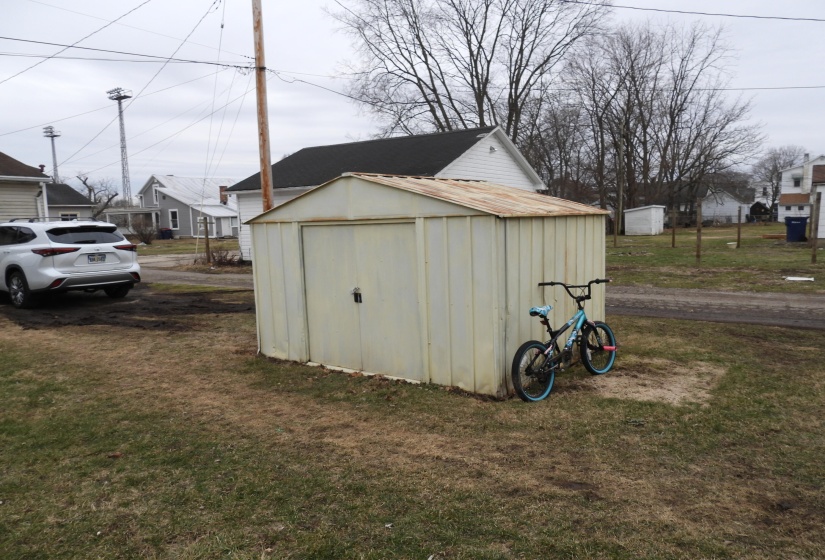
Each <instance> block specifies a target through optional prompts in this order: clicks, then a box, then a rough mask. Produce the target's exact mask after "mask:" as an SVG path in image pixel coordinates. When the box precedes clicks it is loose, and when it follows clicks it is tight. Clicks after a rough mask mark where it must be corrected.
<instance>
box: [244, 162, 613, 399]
mask: <svg viewBox="0 0 825 560" xmlns="http://www.w3.org/2000/svg"><path fill="white" fill-rule="evenodd" d="M606 214H607V212H604V211H602V210H596V209H593V208H592V207H590V206H585V205H582V204H578V203H575V202H569V201H566V200H561V199H558V198H552V197H548V196H544V195H540V194H537V193H532V192H528V191H525V190H521V189H514V188H511V187H503V186H499V185H493V184H490V183H486V182H482V181H467V180H455V179H436V178H432V177H402V176H383V175H371V174H361V173H358V174H356V173H352V174H345V175H343V176H341V177H339V178H337V179H335V180H333V181H330V182H328V183H326V184H324V185H321V186H320V187H318V188H317V189H315V190H312V191H309V192H307V193H305V194H303V195H301V196H299V197H297V198H295V199H293V200H291V201H289V202H287V203H285V204H283V205H282V206H278V207H276V208H273V209H272V210H270V211H268V212H266V213H264V214H261V215H259V216H257V217H255V218H253V219H252V220H250V221H249V222H247V223H248V224H249V225H250V230H251V235H252V250H253V255H254V258H253V259H252V262H253V264H254V279H255V299H256V309H257V324H258V344H259V349H260V351H261V353H263V354H265V355H267V356H272V357H276V358H281V359H288V360H297V361H300V362H314V363H319V364H324V365H326V366H332V367H340V368H346V369H352V370H356V371H363V372H366V373H375V374H382V375H386V376H389V377H396V378H402V379H408V380H412V381H420V382H428V383H437V384H440V385H448V386H457V387H460V388H462V389H464V390H467V391H471V392H475V393H481V394H486V395H496V396H504V395H506V394H507V393H508V392H509V390H510V385H509V369H510V364H511V362H512V359H513V354H514V353H515V351H516V350H517V349H518V347H519V345H520V344H521V343H522V342H524V341H526V340H530V339H535V338H542V336H543V334H542V329H541V325H539V323H538V321H536V320H535V319H534V318H532V317H530V316H529V315H528V313H527V311H528V310H529V309H530V307H531V306H534V305H542V304H544V303H547V304H552V305H554V307H555V310H554V312H555V316H554V317H553V323H554V324H555V325H561V324H562V323H563V322H564V321H565V320H567V319H568V318H569V317H570V316H571V315H572V314H573V312H574V310H575V304H574V303H573V302H572V301H571V300H570V298H569V297H567V295H566V294H564V293H563V290H562V289H561V288H539V287H538V286H537V284H538V283H539V282H541V281H550V280H558V281H563V282H567V283H584V282H587V281H589V280H592V279H594V278H601V277H603V276H604V266H605V264H604V263H605V249H604V226H605V223H604V221H605V215H606ZM593 292H594V297H593V300H592V301H591V302H589V303H588V314H589V315H590V316H591V317H592V318H594V319H601V318H603V316H604V287H603V286H596V287H594V290H593Z"/></svg>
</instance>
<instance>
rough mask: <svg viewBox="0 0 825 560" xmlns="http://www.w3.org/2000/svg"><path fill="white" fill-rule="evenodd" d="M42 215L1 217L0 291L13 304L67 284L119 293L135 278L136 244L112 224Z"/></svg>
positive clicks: (66, 287) (28, 301)
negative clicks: (10, 218)
mask: <svg viewBox="0 0 825 560" xmlns="http://www.w3.org/2000/svg"><path fill="white" fill-rule="evenodd" d="M42 219H43V218H33V219H25V220H11V221H9V222H0V291H5V292H8V293H9V295H10V296H11V303H12V305H14V306H15V307H31V306H32V305H33V304H34V303H35V302H36V299H37V295H38V294H42V293H48V292H65V291H67V290H85V291H89V292H93V291H95V290H104V291H105V292H106V295H108V296H109V297H112V298H122V297H125V296H126V294H128V293H129V290H131V289H132V286H134V285H135V283H137V282H140V265H139V264H138V259H137V247H136V246H135V245H133V244H132V243H129V242H128V241H127V240H126V239H125V238H124V237H123V235H121V234H120V233H119V232H118V231H117V226H115V225H114V224H110V223H107V222H98V221H95V220H89V221H77V220H72V221H39V220H42Z"/></svg>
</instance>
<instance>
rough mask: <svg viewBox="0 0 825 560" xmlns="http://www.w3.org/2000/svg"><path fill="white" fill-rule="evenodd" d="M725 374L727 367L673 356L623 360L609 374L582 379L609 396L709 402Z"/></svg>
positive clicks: (590, 387) (586, 385) (681, 403)
mask: <svg viewBox="0 0 825 560" xmlns="http://www.w3.org/2000/svg"><path fill="white" fill-rule="evenodd" d="M724 375H725V370H724V369H723V368H721V367H718V366H714V365H712V364H708V363H704V362H693V363H691V364H690V367H686V366H683V365H681V364H678V363H676V362H671V361H669V360H658V359H656V360H654V359H650V360H635V361H634V362H631V363H622V364H620V365H617V367H616V368H615V369H613V370H612V371H611V372H610V373H608V374H607V375H600V376H593V377H590V378H587V379H583V380H582V381H581V382H580V383H581V384H582V385H584V386H585V387H586V388H588V389H590V390H593V391H595V392H596V393H597V394H598V395H600V396H602V397H605V398H617V399H631V400H638V401H657V402H663V403H667V404H671V405H676V406H678V405H684V404H688V403H698V404H701V405H703V406H707V403H708V401H709V400H710V396H711V390H712V389H713V388H714V387H715V386H716V383H717V382H718V381H719V380H720V379H721V378H722V376H724Z"/></svg>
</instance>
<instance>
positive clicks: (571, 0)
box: [561, 0, 825, 23]
mask: <svg viewBox="0 0 825 560" xmlns="http://www.w3.org/2000/svg"><path fill="white" fill-rule="evenodd" d="M561 1H562V2H564V3H565V4H581V5H584V6H600V7H607V6H604V5H603V4H598V3H596V2H586V1H585V0H561ZM610 7H612V8H621V9H623V10H638V11H641V12H661V13H666V14H685V15H693V16H713V17H729V18H743V19H767V20H779V21H810V22H816V23H822V22H825V19H820V18H803V17H785V16H756V15H751V14H725V13H715V12H694V11H690V10H666V9H664V8H641V7H639V6H620V5H617V4H612V5H611V6H610Z"/></svg>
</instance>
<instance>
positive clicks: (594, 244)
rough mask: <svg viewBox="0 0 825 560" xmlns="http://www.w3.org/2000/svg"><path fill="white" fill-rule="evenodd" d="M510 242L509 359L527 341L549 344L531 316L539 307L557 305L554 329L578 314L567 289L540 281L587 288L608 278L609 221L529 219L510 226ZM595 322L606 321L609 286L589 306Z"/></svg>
mask: <svg viewBox="0 0 825 560" xmlns="http://www.w3.org/2000/svg"><path fill="white" fill-rule="evenodd" d="M505 228H506V237H507V263H506V265H505V266H506V270H507V294H508V303H507V314H508V321H507V325H508V328H507V350H506V351H507V355H508V356H510V357H511V359H512V356H513V354H514V353H515V351H516V350H517V349H518V347H519V346H520V345H521V344H522V343H523V342H525V341H527V340H532V339H536V340H544V339H546V333H545V332H544V331H543V329H542V326H541V325H540V324H539V322H538V321H537V320H536V319H535V318H533V317H530V316H529V314H528V313H527V312H528V311H529V309H530V308H531V307H533V306H536V305H545V304H548V305H552V306H553V314H552V316H551V324H552V325H553V326H554V327H559V326H561V325H562V324H564V322H565V321H566V320H567V319H569V318H570V317H571V316H572V315H573V313H575V311H576V304H575V303H574V302H573V300H572V299H570V297H568V296H567V294H566V293H565V291H564V288H561V287H543V288H540V287H538V283H539V282H550V281H559V282H565V283H569V284H584V283H586V282H588V281H590V280H593V279H595V278H604V275H605V271H604V258H605V248H604V218H603V217H602V216H581V217H562V218H523V219H513V220H507V221H506V222H505ZM585 310H586V311H587V314H588V317H589V318H591V319H604V286H603V285H599V286H594V288H593V299H592V300H591V301H588V302H587V304H586V307H585Z"/></svg>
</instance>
